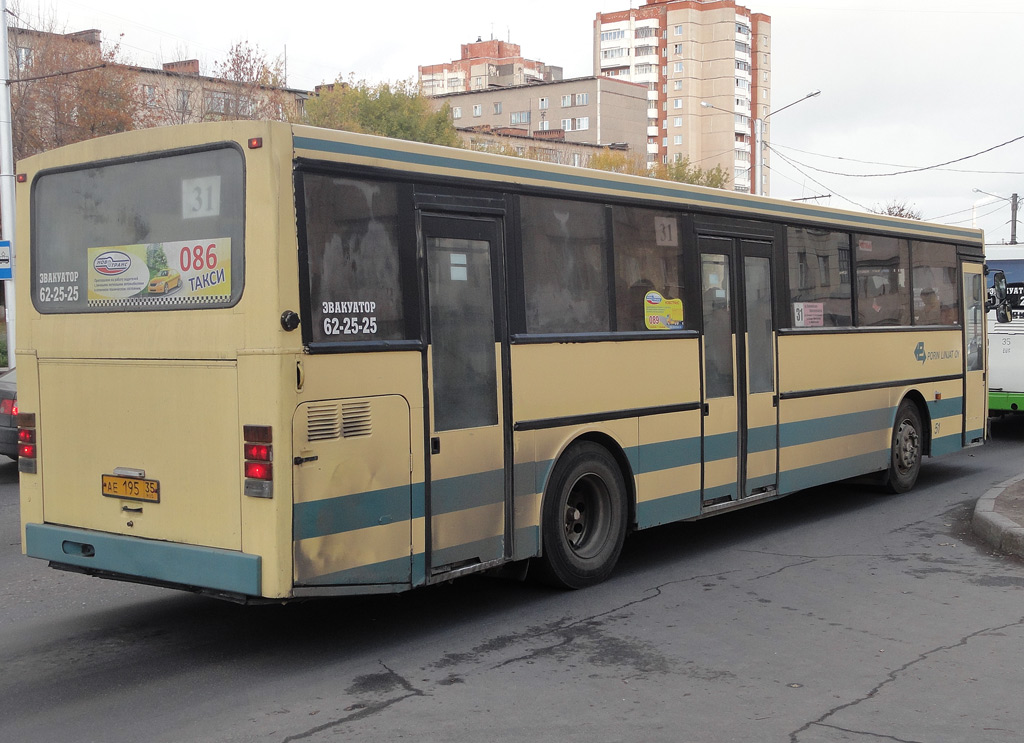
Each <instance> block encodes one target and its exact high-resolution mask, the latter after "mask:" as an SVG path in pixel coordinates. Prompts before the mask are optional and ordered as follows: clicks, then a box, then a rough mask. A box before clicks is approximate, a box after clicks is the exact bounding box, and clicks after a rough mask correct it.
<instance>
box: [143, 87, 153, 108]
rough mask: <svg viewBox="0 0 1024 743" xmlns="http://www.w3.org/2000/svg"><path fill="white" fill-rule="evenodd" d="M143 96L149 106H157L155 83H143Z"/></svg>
mask: <svg viewBox="0 0 1024 743" xmlns="http://www.w3.org/2000/svg"><path fill="white" fill-rule="evenodd" d="M142 98H143V100H144V101H145V102H146V105H147V106H148V107H149V108H156V86H155V85H143V86H142Z"/></svg>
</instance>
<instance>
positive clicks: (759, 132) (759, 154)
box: [754, 90, 821, 196]
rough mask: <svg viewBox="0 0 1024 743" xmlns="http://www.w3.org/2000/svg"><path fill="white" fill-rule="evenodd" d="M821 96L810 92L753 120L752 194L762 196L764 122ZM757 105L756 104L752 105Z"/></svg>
mask: <svg viewBox="0 0 1024 743" xmlns="http://www.w3.org/2000/svg"><path fill="white" fill-rule="evenodd" d="M819 95H821V91H820V90H812V91H811V92H810V93H808V94H807V95H805V96H804V97H803V98H798V99H797V100H795V101H793V102H792V103H787V104H786V105H785V106H783V107H782V108H777V109H775V110H774V111H769V112H768V114H767V115H766V116H764V117H763V118H756V119H754V193H755V194H757V195H758V196H761V195H762V183H761V168H762V167H763V165H762V163H763V161H764V152H763V151H762V149H761V147H762V146H763V139H764V122H765V121H767V120H768V119H769V118H770V117H771V116H773V115H774V114H777V113H778V112H779V111H785V110H786V109H787V108H789V107H790V106H795V105H796V104H798V103H800V102H802V101H806V100H807V99H808V98H816V97H818V96H819ZM754 105H757V104H754Z"/></svg>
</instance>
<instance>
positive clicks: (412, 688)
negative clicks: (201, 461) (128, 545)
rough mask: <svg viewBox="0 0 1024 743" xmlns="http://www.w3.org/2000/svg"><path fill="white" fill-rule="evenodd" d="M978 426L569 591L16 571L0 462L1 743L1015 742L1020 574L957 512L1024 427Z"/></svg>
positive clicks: (737, 518) (1003, 461) (644, 548)
mask: <svg viewBox="0 0 1024 743" xmlns="http://www.w3.org/2000/svg"><path fill="white" fill-rule="evenodd" d="M993 430H994V432H995V437H994V439H993V440H992V441H991V442H990V443H989V444H988V445H986V446H985V447H983V448H979V449H973V450H970V451H965V452H961V453H958V454H956V455H953V456H949V457H945V458H942V459H938V460H934V461H927V462H926V463H925V467H924V469H923V471H922V475H921V479H920V481H919V483H918V486H917V488H916V489H915V490H913V491H912V492H910V493H908V494H905V495H902V496H886V495H882V494H880V493H879V492H878V491H877V490H874V489H872V488H870V487H867V486H865V485H840V486H831V487H828V488H818V489H815V490H811V491H806V492H804V493H800V494H797V495H795V496H791V497H789V498H786V499H784V500H782V501H779V502H777V503H772V504H767V505H762V506H758V507H756V508H753V509H748V510H746V511H744V512H740V513H736V514H731V515H726V516H721V517H717V518H714V519H710V520H707V521H704V522H699V523H695V524H681V525H673V526H669V527H663V528H660V529H656V530H652V531H649V532H645V533H642V534H639V535H635V536H633V537H631V538H630V540H629V541H628V542H627V546H626V549H625V551H624V554H623V557H622V560H621V562H620V565H619V567H618V569H617V571H616V573H615V574H614V575H613V577H612V579H611V580H609V581H608V582H606V583H605V584H602V585H600V586H598V587H596V588H593V589H589V590H586V591H579V592H572V593H567V592H560V591H553V590H549V589H546V588H542V587H539V586H535V585H532V584H529V583H527V584H520V583H512V582H507V581H501V580H496V579H486V578H470V579H464V580H462V581H457V582H455V583H453V584H451V585H446V586H439V587H434V588H430V589H425V590H420V591H414V592H412V593H409V594H405V595H401V596H386V597H368V598H357V599H343V600H340V599H339V600H330V601H321V602H313V603H305V604H292V605H287V606H262V607H241V606H235V605H232V604H226V603H221V602H218V601H215V600H212V599H205V598H200V597H195V596H191V595H187V594H179V593H175V592H170V591H165V590H161V589H155V588H149V587H142V586H133V585H128V584H119V583H112V582H106V581H100V580H97V579H94V578H87V577H84V576H79V575H74V574H67V573H61V572H58V571H54V570H51V569H49V568H48V567H46V565H45V564H44V563H42V562H39V561H36V560H30V559H28V558H23V557H22V556H21V555H20V548H19V546H18V538H19V533H18V525H17V473H16V471H15V470H16V467H15V465H14V464H13V463H10V464H6V463H4V462H3V461H0V669H2V670H3V673H2V674H0V741H3V742H6V741H19V742H25V743H30V742H32V741H46V742H47V743H52V742H53V741H63V740H74V741H76V743H84V742H86V741H102V742H103V743H117V742H119V741H131V742H133V743H134V742H135V741H157V742H163V741H217V742H221V741H224V742H227V741H268V742H274V743H284V742H285V741H311V742H313V743H318V742H321V741H334V740H342V739H344V740H366V741H378V740H379V741H385V740H386V741H398V740H416V741H444V742H445V743H460V742H462V741H466V742H467V743H468V742H472V743H480V741H520V740H530V741H588V742H591V741H674V742H687V741H694V742H704V741H707V742H708V743H724V742H725V741H743V742H744V743H750V742H751V741H755V742H756V741H791V742H793V743H821V742H825V741H853V742H854V743H861V742H865V743H866V742H867V741H921V742H925V741H927V742H941V741H971V742H972V743H977V742H984V741H994V742H999V741H1018V740H1020V739H1021V738H1022V737H1024V705H1022V704H1021V701H1020V700H1021V693H1022V691H1021V690H1022V689H1024V601H1022V599H1024V563H1022V562H1021V561H1020V560H1018V559H1017V558H1013V557H1007V556H1003V555H1000V554H996V553H993V552H992V551H991V550H990V549H988V548H987V547H985V546H983V545H981V544H980V543H979V542H977V541H976V540H975V539H974V537H973V535H972V534H971V532H970V514H971V509H972V508H973V505H974V502H975V500H976V499H977V498H978V497H979V496H980V495H982V494H983V493H984V492H985V491H987V490H988V489H989V488H990V487H992V486H993V485H994V484H996V483H999V482H1002V481H1004V480H1006V479H1008V478H1009V477H1011V476H1013V475H1016V474H1019V473H1020V472H1021V471H1022V470H1024V458H1022V457H1021V447H1022V446H1024V421H1019V420H1012V421H1000V422H996V424H995V425H994V426H993ZM0 459H2V458H0Z"/></svg>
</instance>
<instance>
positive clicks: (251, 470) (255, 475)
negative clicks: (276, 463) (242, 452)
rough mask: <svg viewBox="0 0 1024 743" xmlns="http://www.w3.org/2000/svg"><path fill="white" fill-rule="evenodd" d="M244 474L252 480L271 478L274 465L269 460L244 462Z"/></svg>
mask: <svg viewBox="0 0 1024 743" xmlns="http://www.w3.org/2000/svg"><path fill="white" fill-rule="evenodd" d="M245 476H246V477H248V478H250V479H253V480H273V479H274V467H273V465H272V464H270V462H246V463H245Z"/></svg>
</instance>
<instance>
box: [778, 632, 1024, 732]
mask: <svg viewBox="0 0 1024 743" xmlns="http://www.w3.org/2000/svg"><path fill="white" fill-rule="evenodd" d="M1022 625H1024V617H1021V618H1020V619H1019V620H1017V621H1016V622H1009V623H1008V624H1003V625H1000V626H998V627H986V628H985V629H980V630H978V631H977V632H972V633H971V634H969V635H964V636H963V637H961V638H960V640H959V641H957V642H954V643H952V644H950V645H940V646H939V647H937V648H934V649H932V650H928V651H926V652H924V653H921V654H920V655H918V656H917V657H916V658H914V659H913V660H910V661H907V662H906V663H904V664H903V665H902V666H900V667H899V668H895V669H893V670H892V671H889V673H888V674H886V678H885V679H884V680H883V681H880V682H879V683H878V684H876V685H875V687H874V688H872V689H871V690H870V691H869V692H868V693H867V694H865V695H864V696H862V697H860V698H859V699H854V700H853V701H851V702H846V703H845V704H840V705H838V706H836V707H833V708H832V709H830V710H828V711H827V712H825V714H823V715H822V716H821V717H819V718H818V719H816V720H811V721H810V722H808V723H806V724H805V725H803V726H802V727H799V728H797V729H796V730H794V731H793V732H792V733H790V734H789V740H790V743H799V740H800V734H801V733H803V732H806V731H807V730H809V729H810V728H812V727H814V726H819V727H830V728H835V729H836V730H846V728H841V727H839V726H837V725H832V724H830V723H826V722H824V721H825V720H827V719H828V718H829V717H832V716H834V715H837V714H839V713H840V712H842V711H843V710H846V709H850V708H851V707H856V706H857V705H858V704H860V703H862V702H866V701H868V700H870V699H874V698H875V697H876V696H878V693H879V692H881V691H882V689H883V688H885V687H886V686H888V685H889V684H891V683H893V682H895V681H896V680H897V679H898V677H899V676H900V675H902V674H903V673H904V672H905V671H907V670H908V669H910V668H912V667H913V666H915V665H917V664H918V663H920V662H922V661H924V660H927V659H928V658H930V657H931V656H932V655H935V654H936V653H941V652H947V651H949V650H954V649H956V648H961V647H965V646H966V645H967V643H968V642H970V641H971V640H973V639H974V638H975V637H980V636H982V635H985V634H988V633H990V632H998V631H1000V630H1005V629H1009V628H1011V627H1020V626H1022ZM848 732H858V733H859V734H861V735H870V736H873V737H875V738H879V739H888V740H895V741H901V742H902V741H903V740H904V739H902V738H894V737H892V736H889V735H885V734H884V733H870V732H866V731H848ZM905 743H920V741H906V742H905Z"/></svg>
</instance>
